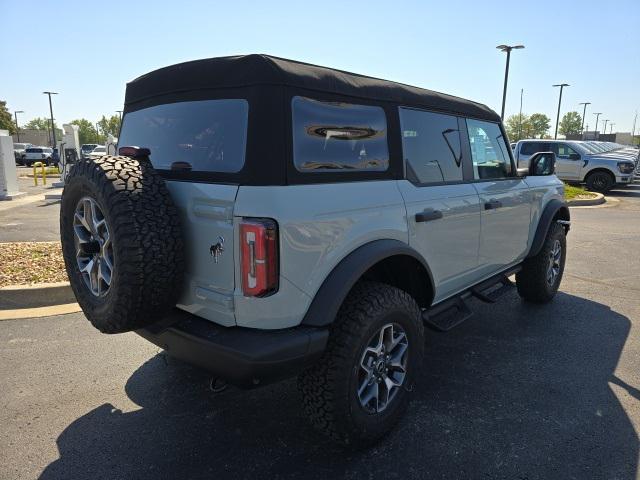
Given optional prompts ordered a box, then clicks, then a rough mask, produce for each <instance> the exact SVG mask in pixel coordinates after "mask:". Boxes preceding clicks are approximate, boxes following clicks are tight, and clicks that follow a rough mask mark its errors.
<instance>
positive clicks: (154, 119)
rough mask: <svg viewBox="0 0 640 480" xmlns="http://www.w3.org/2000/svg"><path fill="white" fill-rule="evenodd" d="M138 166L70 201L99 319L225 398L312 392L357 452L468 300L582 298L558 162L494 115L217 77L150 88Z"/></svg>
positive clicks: (86, 179)
mask: <svg viewBox="0 0 640 480" xmlns="http://www.w3.org/2000/svg"><path fill="white" fill-rule="evenodd" d="M167 86H170V89H169V90H168V89H167ZM230 87H233V90H232V91H233V93H232V95H231V96H230V95H229V93H228V92H229V91H230V90H229V88H230ZM119 147H120V148H119V154H120V155H119V156H115V157H114V156H104V157H102V158H100V159H99V160H96V161H87V160H81V161H80V162H78V163H77V164H76V165H75V166H74V168H73V169H72V170H71V172H70V175H69V177H68V178H67V180H66V185H65V189H64V192H63V194H62V203H61V210H60V215H61V217H60V221H61V223H60V225H61V227H60V232H61V239H62V248H63V252H64V259H65V263H66V268H67V273H68V276H69V278H70V281H71V286H72V288H73V291H74V293H75V295H76V298H77V300H78V302H79V304H80V305H81V307H82V309H83V311H84V313H85V315H86V317H87V319H88V320H89V321H90V322H91V323H92V324H93V325H94V326H95V327H96V328H98V329H99V330H101V331H102V332H105V333H119V332H127V331H136V332H137V333H138V334H140V335H142V336H143V337H144V338H146V339H148V340H149V341H151V342H153V343H155V344H156V345H159V346H160V347H161V348H164V349H166V350H167V352H168V353H169V354H170V355H174V356H176V357H178V358H181V359H183V360H186V361H189V362H192V363H194V364H196V365H200V366H202V367H204V368H207V369H209V370H211V371H212V372H213V374H214V376H215V377H216V378H218V379H219V380H218V381H216V382H214V384H215V385H216V386H217V387H222V385H224V382H225V381H226V382H231V383H233V384H236V385H239V386H242V387H247V388H251V387H257V386H260V385H264V384H267V383H269V382H273V381H277V380H281V379H284V378H289V377H293V376H296V375H298V376H299V377H298V386H299V389H300V391H301V395H302V399H303V406H304V409H305V411H306V412H307V415H308V417H309V418H310V420H311V422H312V423H313V424H314V425H315V426H316V427H317V428H318V429H319V430H321V431H322V432H324V433H326V434H327V435H329V436H330V437H331V438H333V439H335V440H336V441H339V442H342V443H346V444H350V445H366V444H369V443H371V442H373V441H375V440H377V439H379V438H380V437H381V436H383V435H384V434H385V433H387V432H388V431H389V430H390V429H391V428H392V427H393V426H394V424H395V423H396V422H397V421H398V420H399V419H400V417H401V416H402V414H403V411H404V410H405V408H406V406H407V403H408V401H409V399H410V397H411V396H412V395H415V389H414V388H413V384H414V382H415V381H416V380H417V379H418V378H420V377H419V371H420V368H421V363H422V357H423V350H424V345H425V339H424V326H425V325H427V326H429V327H430V328H433V329H436V330H441V331H442V330H449V329H451V328H452V327H454V326H455V325H456V324H458V323H460V322H461V321H462V320H464V319H466V318H467V317H468V316H469V315H470V313H471V312H470V310H469V306H468V305H467V303H466V299H468V298H469V297H471V296H473V297H476V298H478V299H480V300H482V301H485V302H493V301H495V300H496V299H497V297H498V296H500V294H502V293H504V292H505V291H510V290H511V289H512V284H511V282H510V281H509V279H508V277H509V276H510V275H512V274H514V273H515V275H516V284H517V291H518V293H519V294H520V296H521V297H522V298H523V299H525V300H526V301H530V302H535V303H546V302H549V301H551V300H552V299H553V297H554V295H555V294H556V292H557V290H558V287H559V285H560V281H561V279H562V275H563V270H564V265H565V252H566V240H565V237H566V234H567V232H568V230H569V221H570V218H569V209H568V208H567V206H566V204H565V202H564V198H563V192H564V185H563V183H562V182H561V181H560V180H559V179H558V178H557V177H556V176H555V175H553V170H554V162H555V158H554V157H555V155H554V154H553V153H539V154H536V155H533V156H532V157H531V158H530V167H529V168H528V169H525V170H522V169H520V170H518V169H516V165H515V162H514V160H513V157H512V155H511V149H510V148H509V147H508V143H507V142H506V134H505V131H504V128H503V126H502V124H501V122H500V116H499V115H498V114H497V113H495V112H494V111H493V110H491V109H489V108H488V107H486V106H484V105H481V104H479V103H476V102H471V101H467V100H464V99H461V98H458V97H455V96H448V95H445V94H441V93H435V92H432V91H430V90H423V89H420V88H416V87H411V86H407V85H403V84H398V83H394V82H389V81H385V80H380V79H375V78H369V77H365V76H362V75H355V74H351V73H348V72H343V71H337V70H332V69H330V68H325V67H319V66H314V65H309V64H305V63H298V62H294V61H291V60H284V59H280V58H275V57H270V56H264V55H248V56H238V57H225V58H214V59H207V60H200V61H193V62H189V63H183V64H180V65H176V66H172V67H167V68H163V69H161V70H157V71H154V72H151V73H149V74H146V75H144V76H142V77H139V78H138V79H136V80H133V81H132V82H130V83H129V84H128V85H127V90H126V98H125V113H124V117H123V124H122V130H121V136H120V139H119ZM479 381H480V380H479Z"/></svg>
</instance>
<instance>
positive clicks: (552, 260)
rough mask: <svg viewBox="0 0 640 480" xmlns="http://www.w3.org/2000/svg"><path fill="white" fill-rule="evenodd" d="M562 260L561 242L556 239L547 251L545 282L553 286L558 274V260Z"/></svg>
mask: <svg viewBox="0 0 640 480" xmlns="http://www.w3.org/2000/svg"><path fill="white" fill-rule="evenodd" d="M561 260H562V244H561V243H560V240H558V239H556V240H555V241H554V242H553V247H552V248H551V252H549V266H548V267H547V284H548V285H549V286H553V285H554V284H555V282H556V280H557V279H558V276H559V275H560V261H561Z"/></svg>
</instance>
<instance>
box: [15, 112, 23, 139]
mask: <svg viewBox="0 0 640 480" xmlns="http://www.w3.org/2000/svg"><path fill="white" fill-rule="evenodd" d="M19 113H24V110H16V111H15V112H13V118H15V119H16V136H17V137H18V143H20V125H18V114H19Z"/></svg>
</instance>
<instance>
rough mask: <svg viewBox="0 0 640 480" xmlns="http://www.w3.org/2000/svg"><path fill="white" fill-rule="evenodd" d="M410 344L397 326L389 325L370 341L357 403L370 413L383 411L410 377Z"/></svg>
mask: <svg viewBox="0 0 640 480" xmlns="http://www.w3.org/2000/svg"><path fill="white" fill-rule="evenodd" d="M408 359H409V341H408V339H407V335H406V333H405V331H404V330H403V329H402V327H401V326H400V325H398V324H397V323H388V324H386V325H384V326H383V327H382V328H380V329H379V330H378V331H377V332H376V333H375V334H374V335H373V336H372V337H371V339H370V340H369V343H368V344H367V347H366V348H365V350H364V352H363V354H362V357H361V359H360V366H359V372H358V390H357V395H358V400H359V401H360V405H361V406H362V407H363V408H364V409H365V410H366V411H367V412H368V413H380V412H382V411H384V410H385V409H386V408H387V407H388V406H389V404H390V403H391V402H392V401H393V399H394V398H395V397H396V395H397V393H398V391H399V390H400V389H401V388H402V386H403V384H404V381H405V378H406V376H407V363H408Z"/></svg>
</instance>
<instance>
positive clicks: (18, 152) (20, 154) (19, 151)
mask: <svg viewBox="0 0 640 480" xmlns="http://www.w3.org/2000/svg"><path fill="white" fill-rule="evenodd" d="M32 146H33V145H31V144H30V143H14V144H13V155H14V157H15V159H16V163H17V164H18V165H24V157H25V154H26V150H27V148H30V147H32Z"/></svg>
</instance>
